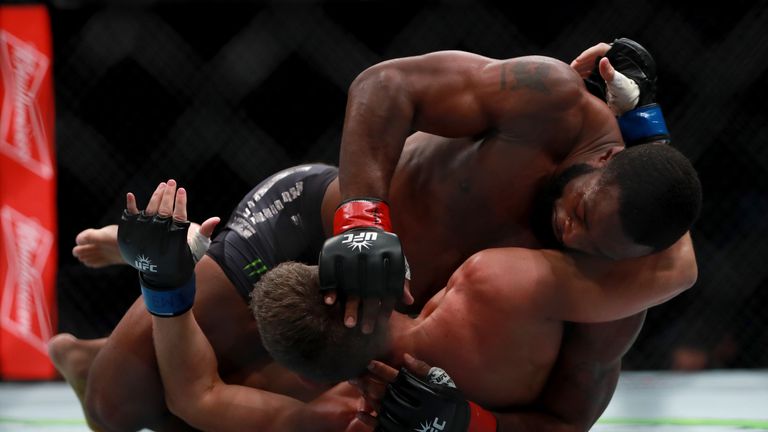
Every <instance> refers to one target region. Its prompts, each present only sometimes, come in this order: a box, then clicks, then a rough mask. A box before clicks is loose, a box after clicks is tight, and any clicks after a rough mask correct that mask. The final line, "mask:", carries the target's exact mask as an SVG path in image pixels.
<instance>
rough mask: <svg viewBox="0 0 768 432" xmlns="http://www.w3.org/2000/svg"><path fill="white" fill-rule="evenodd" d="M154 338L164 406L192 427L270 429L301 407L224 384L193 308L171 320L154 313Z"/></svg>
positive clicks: (257, 391) (277, 396)
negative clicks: (245, 426)
mask: <svg viewBox="0 0 768 432" xmlns="http://www.w3.org/2000/svg"><path fill="white" fill-rule="evenodd" d="M153 339H154V344H155V353H156V356H157V361H158V365H159V368H160V375H161V377H162V381H163V387H164V389H165V397H166V402H167V404H168V407H169V408H170V410H171V411H172V412H173V413H174V414H176V415H178V416H179V417H181V418H182V419H183V420H184V421H186V422H188V423H189V424H190V425H192V426H194V427H196V428H199V429H202V430H217V431H219V430H242V428H243V426H244V425H248V427H250V428H251V429H253V430H271V429H272V428H275V427H276V426H277V424H278V423H280V424H281V425H282V424H283V423H281V422H287V421H288V420H290V417H291V413H293V412H295V411H296V410H298V409H299V408H300V407H301V405H302V404H301V403H300V402H298V401H295V400H293V399H290V398H288V397H285V396H281V395H277V394H272V393H268V392H265V391H260V390H257V389H253V388H245V387H239V386H234V385H227V384H225V383H224V382H222V380H221V378H220V376H219V374H218V370H217V361H216V356H215V354H214V351H213V348H212V347H211V345H210V343H209V342H208V339H207V338H206V337H205V334H204V333H203V332H202V330H201V329H200V327H199V326H198V324H197V321H196V320H195V318H194V315H193V313H192V312H191V311H190V312H187V313H185V314H183V315H180V316H177V317H173V318H164V317H163V318H161V317H157V316H153ZM290 429H291V428H289V427H284V428H283V430H290Z"/></svg>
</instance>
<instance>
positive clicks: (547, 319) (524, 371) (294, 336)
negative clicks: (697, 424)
mask: <svg viewBox="0 0 768 432" xmlns="http://www.w3.org/2000/svg"><path fill="white" fill-rule="evenodd" d="M161 195H162V197H161V198H159V197H158V194H155V196H154V197H153V199H152V200H150V203H149V205H148V206H147V210H146V211H145V213H143V214H140V213H139V212H138V208H137V207H136V203H135V201H134V200H133V197H132V196H131V195H129V199H128V202H127V212H126V214H125V215H124V217H123V221H122V222H121V224H120V231H119V239H120V250H121V252H122V254H123V256H124V257H125V258H126V259H127V260H131V259H133V258H134V257H137V256H140V257H143V259H144V260H145V261H146V262H153V261H154V260H153V259H151V258H154V257H161V258H159V262H158V264H157V268H156V269H151V268H148V267H147V266H140V274H141V277H140V280H141V285H142V292H143V294H144V301H145V303H146V305H147V309H148V310H149V311H150V312H151V313H152V315H153V335H154V345H155V349H156V352H157V358H158V363H159V366H160V372H161V376H162V380H163V384H164V388H165V394H166V396H167V398H168V401H169V406H170V407H171V410H172V411H173V412H174V413H175V414H177V415H179V416H180V417H181V418H183V419H184V420H187V421H188V422H189V423H190V424H192V425H194V426H195V427H198V428H201V429H203V430H206V431H228V430H280V431H285V430H297V431H299V430H300V431H326V430H327V431H336V430H338V431H341V430H350V429H347V428H348V427H349V428H354V427H359V426H360V424H356V423H355V422H356V421H355V420H353V416H352V415H353V414H354V410H350V409H349V407H350V403H349V400H348V399H347V402H346V403H344V402H343V399H342V400H338V401H337V402H336V407H335V408H336V409H335V411H334V414H335V415H325V416H323V415H319V414H315V415H314V416H313V415H312V414H311V413H312V412H313V411H312V410H311V409H308V408H307V405H303V404H300V403H299V402H298V401H296V400H293V399H291V398H287V397H285V396H282V395H275V394H270V393H267V392H264V391H261V390H257V389H254V388H249V387H243V386H238V385H228V384H225V383H223V382H222V381H221V378H220V377H219V375H218V373H217V368H216V359H215V355H214V352H213V349H212V348H211V346H210V344H209V343H208V342H207V341H206V339H205V335H204V334H203V333H202V331H201V330H200V328H199V327H198V326H197V325H196V322H195V318H194V313H193V312H190V308H191V307H192V303H193V301H194V293H195V277H194V272H193V267H194V261H193V258H192V253H191V251H190V250H189V248H188V247H187V244H186V236H185V230H186V228H187V226H188V223H187V222H186V191H185V190H183V189H179V191H178V194H176V189H175V184H174V183H173V182H172V181H169V182H168V185H167V187H165V188H164V189H163V190H162V194H161ZM158 201H161V202H160V204H158ZM174 201H175V206H174ZM155 214H157V216H154V217H153V216H148V215H155ZM171 215H173V219H171ZM656 257H657V258H658V259H657V260H654V266H655V267H656V268H659V269H671V267H670V266H671V265H673V263H672V262H670V261H669V260H668V258H669V255H667V254H658V255H657V256H656ZM572 260H573V258H571V257H569V256H567V255H565V254H563V253H561V252H558V251H549V250H538V251H537V250H529V249H521V248H505V249H488V250H484V251H481V252H478V253H476V254H475V255H473V256H472V257H471V258H470V259H469V260H467V261H466V262H465V263H464V264H463V265H462V266H461V267H460V268H459V269H458V270H457V271H456V272H454V274H453V275H452V277H451V279H450V280H449V282H448V286H447V287H446V288H444V289H443V290H442V291H441V292H439V293H438V294H436V295H435V296H433V297H432V299H431V300H430V301H429V302H428V303H427V304H426V306H425V307H424V309H423V310H422V312H421V314H420V315H419V316H418V317H416V318H415V319H411V318H409V317H408V316H407V315H403V314H400V313H395V314H394V315H393V316H392V317H391V319H390V320H389V321H388V322H387V323H386V324H382V325H379V326H377V327H376V330H375V331H374V332H373V334H371V335H364V334H362V333H361V332H360V331H358V330H356V329H349V328H346V327H345V326H344V325H343V324H342V320H341V317H342V314H343V312H344V311H343V310H342V308H341V307H340V305H338V306H337V307H333V308H329V307H327V306H325V305H324V303H323V298H322V296H321V294H320V293H319V292H318V288H319V282H318V276H317V269H316V267H309V266H306V265H304V264H299V263H283V264H281V265H279V266H278V267H276V268H274V269H273V270H270V271H268V272H267V273H266V274H265V275H264V276H263V277H262V278H261V279H260V280H259V282H257V283H256V284H255V288H254V289H253V291H252V294H251V297H252V300H251V308H252V310H253V313H254V316H255V318H256V322H257V324H258V328H259V332H260V334H261V340H255V341H252V343H255V344H261V342H263V344H264V346H265V347H266V348H267V349H268V350H269V352H270V354H271V355H272V356H273V358H275V360H277V361H278V362H280V363H281V364H283V365H286V366H289V367H290V368H291V369H293V370H294V371H296V372H298V373H300V374H301V375H302V376H305V377H309V378H311V379H313V380H316V381H319V382H337V381H339V380H342V379H345V378H350V377H356V376H358V375H359V374H360V373H361V372H362V371H363V370H364V368H365V365H366V364H367V363H368V362H369V361H370V360H371V359H373V358H377V357H378V358H383V359H386V360H388V361H389V362H391V363H393V364H395V365H398V364H399V363H400V359H401V358H403V354H404V353H415V354H416V355H418V356H420V357H422V358H426V359H430V361H433V362H438V363H439V364H441V365H445V366H446V369H447V370H448V371H449V373H451V374H452V375H453V376H454V377H455V378H456V381H457V383H459V385H462V386H463V387H464V388H465V391H466V394H467V395H468V396H470V397H472V398H473V399H474V400H475V401H476V402H477V403H478V404H480V405H482V406H485V407H494V408H504V409H508V408H511V407H514V406H520V405H527V404H531V403H533V402H534V401H535V399H536V397H537V396H538V395H539V393H540V392H541V389H542V387H543V385H544V383H545V382H546V379H547V376H548V375H549V371H550V369H551V367H552V364H553V363H554V361H555V359H556V358H557V355H558V351H559V348H560V342H561V337H562V320H564V319H568V320H573V321H592V320H595V321H604V320H613V319H620V318H623V317H626V316H629V315H632V314H634V313H637V312H638V311H640V310H642V309H645V308H647V307H649V306H652V305H654V304H656V303H658V302H659V301H661V300H663V299H665V298H666V297H668V296H669V292H668V291H667V290H657V289H655V288H656V287H655V286H653V285H651V286H649V285H648V284H649V283H653V282H655V281H656V275H653V274H651V273H650V272H647V273H642V272H641V273H640V274H636V275H634V277H630V278H628V279H626V280H625V281H624V286H623V287H622V289H620V290H616V289H613V290H612V289H606V288H604V283H605V282H606V281H611V280H612V279H613V278H614V277H615V275H584V274H579V273H578V272H573V270H574V269H573V265H572V262H571V261H572ZM632 266H633V264H632V263H631V262H630V260H626V261H623V262H618V263H616V265H615V266H614V268H613V269H612V272H616V273H621V274H624V273H625V267H628V268H630V269H631V268H632ZM664 271H666V270H662V273H663V272H664ZM509 273H511V274H514V278H510V277H509V276H508V274H509ZM630 274H632V272H630ZM672 276H673V277H675V278H676V275H675V274H674V272H673V274H672ZM563 281H568V282H566V283H563ZM683 288H685V287H684V286H681V287H679V288H678V289H683ZM191 359H194V361H190V360H191ZM413 379H414V380H415V381H416V382H418V379H417V378H415V377H414V378H413ZM340 386H341V387H343V386H344V384H341V385H340ZM340 386H337V388H336V389H334V390H332V391H331V392H328V393H326V395H324V397H323V398H325V399H327V398H328V397H329V394H332V393H334V392H343V390H342V389H340V388H339V387H340ZM402 387H403V386H402V385H400V386H399V387H397V388H396V390H399V391H401V392H404V391H407V390H408V389H403V388H402ZM410 393H411V395H410V396H409V398H407V399H408V400H409V402H410V403H411V404H413V406H411V405H408V404H407V403H404V402H402V399H398V400H399V402H400V404H401V405H403V404H405V405H406V407H409V408H411V409H410V410H406V409H404V408H406V407H402V408H401V407H398V406H395V407H393V406H392V405H395V404H393V403H392V402H390V403H389V407H390V409H389V410H388V411H382V412H381V414H380V417H381V418H382V422H383V423H384V424H385V427H386V425H389V426H390V428H388V429H386V430H391V431H401V430H402V431H406V430H408V431H410V430H417V427H418V426H419V425H420V424H422V425H423V424H425V422H429V421H432V419H433V417H434V418H435V419H438V420H436V421H439V422H441V425H442V428H441V429H442V430H445V431H465V430H473V431H489V432H490V431H496V430H497V428H496V417H495V416H494V415H493V414H491V413H490V412H489V411H486V410H484V409H482V408H480V407H479V406H478V405H475V404H474V403H468V402H465V401H464V400H463V399H459V400H450V399H448V398H445V397H443V398H442V399H438V398H432V400H430V398H427V397H424V396H422V395H418V396H414V395H413V393H414V392H413V391H411V392H410ZM339 396H340V395H337V398H339ZM414 397H416V398H417V399H416V401H414V400H413V398H414ZM323 398H320V399H323ZM425 402H431V403H425ZM462 402H463V405H464V406H466V407H467V408H469V407H472V410H471V418H472V425H473V426H470V427H469V429H468V428H467V426H468V425H469V424H470V422H469V421H468V420H469V417H467V414H469V410H467V411H466V412H464V415H465V417H463V418H455V417H457V415H455V414H462V413H455V411H457V410H456V409H455V408H456V407H455V405H459V404H461V403H462ZM317 403H318V402H317V400H315V401H313V402H312V403H311V404H309V406H312V405H315V406H317ZM459 406H461V405H459ZM393 411H394V413H393ZM403 411H406V413H407V414H406V415H402V412H403ZM447 411H448V412H447ZM398 414H399V415H400V417H399V418H397V417H396V416H397V415H398ZM448 414H451V415H450V416H449V415H448ZM497 415H498V416H499V417H500V418H501V419H505V416H504V414H497ZM392 417H395V418H397V423H395V422H394V421H389V419H391V418H392ZM361 418H366V417H362V415H361ZM307 419H310V420H307ZM369 419H370V418H369ZM334 420H335V422H334ZM513 420H514V418H510V419H508V421H505V422H504V423H502V428H501V430H520V429H519V425H514V427H513V423H512V421H513ZM387 421H389V423H387ZM540 426H541V425H539V427H540Z"/></svg>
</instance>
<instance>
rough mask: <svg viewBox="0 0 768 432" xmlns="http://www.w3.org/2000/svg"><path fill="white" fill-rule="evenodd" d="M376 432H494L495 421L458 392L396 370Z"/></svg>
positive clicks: (380, 413)
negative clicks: (395, 376)
mask: <svg viewBox="0 0 768 432" xmlns="http://www.w3.org/2000/svg"><path fill="white" fill-rule="evenodd" d="M378 420H379V426H378V428H377V429H376V430H377V431H379V432H400V431H433V430H434V431H441V432H495V431H496V429H497V423H496V418H495V417H494V416H493V414H491V413H490V412H488V411H486V410H484V409H482V408H480V407H479V406H478V405H476V404H474V403H472V402H469V401H467V400H466V399H465V398H464V396H463V395H462V394H461V392H460V391H459V390H457V389H456V388H454V387H450V386H446V385H438V384H433V383H430V382H426V381H424V380H422V379H420V378H418V377H416V376H415V375H413V374H412V373H410V372H409V371H408V370H407V369H405V368H402V369H400V373H399V374H398V375H397V378H396V379H395V381H394V382H393V383H391V384H389V385H388V386H387V392H386V394H385V395H384V399H383V400H382V403H381V410H380V412H379V416H378Z"/></svg>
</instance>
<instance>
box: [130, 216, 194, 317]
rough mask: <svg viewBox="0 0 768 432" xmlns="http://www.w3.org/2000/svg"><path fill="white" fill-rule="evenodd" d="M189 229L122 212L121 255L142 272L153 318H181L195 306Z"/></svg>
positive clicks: (185, 224) (167, 220)
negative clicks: (188, 240) (188, 242)
mask: <svg viewBox="0 0 768 432" xmlns="http://www.w3.org/2000/svg"><path fill="white" fill-rule="evenodd" d="M188 230H189V222H179V221H176V220H173V219H172V218H170V217H161V216H147V215H145V214H144V212H141V213H139V214H130V213H128V211H123V216H122V217H121V219H120V224H119V225H118V229H117V243H118V246H119V248H120V254H121V255H122V256H123V259H124V260H125V261H126V262H127V263H128V264H130V265H131V266H132V267H133V268H135V269H136V270H138V271H139V281H140V283H141V287H142V292H143V294H144V302H145V304H146V306H147V309H149V311H150V312H151V313H152V314H154V315H157V316H176V315H181V314H182V313H184V312H186V311H188V310H189V309H190V308H191V307H192V304H193V303H194V296H195V279H194V269H195V259H194V256H193V254H192V251H191V250H190V248H189V245H188V244H187V231H188Z"/></svg>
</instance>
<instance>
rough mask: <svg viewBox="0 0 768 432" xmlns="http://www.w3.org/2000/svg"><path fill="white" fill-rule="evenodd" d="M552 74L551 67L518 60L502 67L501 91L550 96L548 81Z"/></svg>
mask: <svg viewBox="0 0 768 432" xmlns="http://www.w3.org/2000/svg"><path fill="white" fill-rule="evenodd" d="M551 72H552V68H551V66H550V65H548V64H546V63H542V62H533V61H524V60H517V61H515V62H505V63H503V64H502V65H501V79H500V82H499V89H500V90H509V91H516V90H521V89H529V90H534V91H537V92H540V93H544V94H550V89H549V87H548V86H547V84H546V80H547V78H548V77H549V75H550V73H551Z"/></svg>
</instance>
